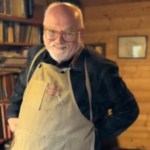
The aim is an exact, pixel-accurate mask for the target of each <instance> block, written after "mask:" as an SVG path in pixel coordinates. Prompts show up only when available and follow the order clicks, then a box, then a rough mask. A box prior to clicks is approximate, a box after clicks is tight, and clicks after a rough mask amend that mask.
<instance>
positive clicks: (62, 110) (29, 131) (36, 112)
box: [12, 63, 95, 150]
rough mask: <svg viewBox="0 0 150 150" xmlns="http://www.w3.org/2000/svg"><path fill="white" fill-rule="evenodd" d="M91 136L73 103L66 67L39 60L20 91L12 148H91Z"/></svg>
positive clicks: (91, 129) (89, 124) (92, 136)
mask: <svg viewBox="0 0 150 150" xmlns="http://www.w3.org/2000/svg"><path fill="white" fill-rule="evenodd" d="M62 71H63V73H62ZM77 84H79V83H77ZM52 85H53V86H55V89H56V92H55V93H53V95H52V93H51V87H52ZM94 137H95V135H94V126H93V123H92V122H91V121H89V120H88V119H86V118H85V117H84V116H83V114H82V113H81V112H80V110H79V108H78V106H77V104H76V101H75V97H74V94H73V91H72V86H71V81H70V68H66V69H64V70H60V69H58V68H57V67H55V66H53V65H50V64H46V63H40V64H39V65H38V67H37V68H36V70H35V73H34V74H33V76H32V78H31V80H30V82H29V83H28V85H27V88H26V90H25V93H24V98H23V102H22V106H21V110H20V115H19V123H18V126H17V129H16V131H15V138H14V143H13V145H12V150H94Z"/></svg>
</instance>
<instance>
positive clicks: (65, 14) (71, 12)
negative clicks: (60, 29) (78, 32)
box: [43, 2, 84, 29]
mask: <svg viewBox="0 0 150 150" xmlns="http://www.w3.org/2000/svg"><path fill="white" fill-rule="evenodd" d="M54 18H55V19H57V20H58V22H60V23H62V22H65V23H66V24H67V23H68V25H71V24H72V26H73V27H74V28H79V29H83V28H84V23H83V15H82V12H81V10H80V9H79V8H78V7H77V6H75V5H73V4H70V3H64V2H63V3H62V2H55V3H52V4H50V5H49V6H48V8H47V9H46V11H45V16H44V22H43V24H44V25H47V24H49V25H50V22H51V19H52V20H53V19H54ZM58 22H57V24H58Z"/></svg>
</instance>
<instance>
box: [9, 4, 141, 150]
mask: <svg viewBox="0 0 150 150" xmlns="http://www.w3.org/2000/svg"><path fill="white" fill-rule="evenodd" d="M43 26H44V34H43V40H44V46H43V45H41V46H38V47H35V48H32V49H30V50H29V54H28V61H27V62H28V63H27V66H26V68H25V69H24V71H23V72H22V74H21V75H20V77H19V79H18V82H17V85H16V88H15V90H14V94H13V95H12V97H11V103H10V105H9V107H8V112H7V116H8V123H9V126H10V129H11V130H12V131H13V132H14V133H15V138H14V142H13V145H12V150H99V149H100V146H99V145H100V141H101V140H103V139H106V140H107V139H111V138H115V137H116V136H118V135H119V134H120V133H122V132H123V131H124V130H126V129H127V128H128V127H129V126H130V125H131V124H132V123H133V122H134V121H135V119H136V118H137V116H138V113H139V109H138V106H137V103H136V101H135V99H134V96H133V95H132V93H131V92H130V91H129V89H128V88H127V87H126V85H125V83H124V82H123V81H122V79H121V78H120V77H119V74H118V67H117V65H116V63H115V62H113V61H111V60H107V59H104V58H102V57H101V56H100V55H99V54H97V53H96V52H95V51H94V50H91V49H88V48H86V47H84V44H83V41H82V34H83V30H84V22H83V16H82V12H81V10H80V9H79V8H78V7H76V6H75V5H73V4H69V3H61V2H55V3H52V4H50V5H49V6H48V8H47V10H46V12H45V16H44V22H43ZM35 38H36V37H35ZM109 110H111V114H108V111H109Z"/></svg>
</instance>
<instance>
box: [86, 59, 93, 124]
mask: <svg viewBox="0 0 150 150" xmlns="http://www.w3.org/2000/svg"><path fill="white" fill-rule="evenodd" d="M84 69H85V82H86V89H87V93H88V98H89V105H90V121H93V111H92V92H91V85H90V79H89V74H88V69H87V62H86V58H85V61H84Z"/></svg>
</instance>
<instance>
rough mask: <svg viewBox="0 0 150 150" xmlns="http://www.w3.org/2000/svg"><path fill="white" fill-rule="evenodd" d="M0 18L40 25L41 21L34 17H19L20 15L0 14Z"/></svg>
mask: <svg viewBox="0 0 150 150" xmlns="http://www.w3.org/2000/svg"><path fill="white" fill-rule="evenodd" d="M0 20H4V21H12V22H19V23H25V24H31V25H37V26H42V23H41V22H42V21H41V20H37V19H34V18H31V19H28V18H21V17H15V16H9V15H0Z"/></svg>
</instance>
